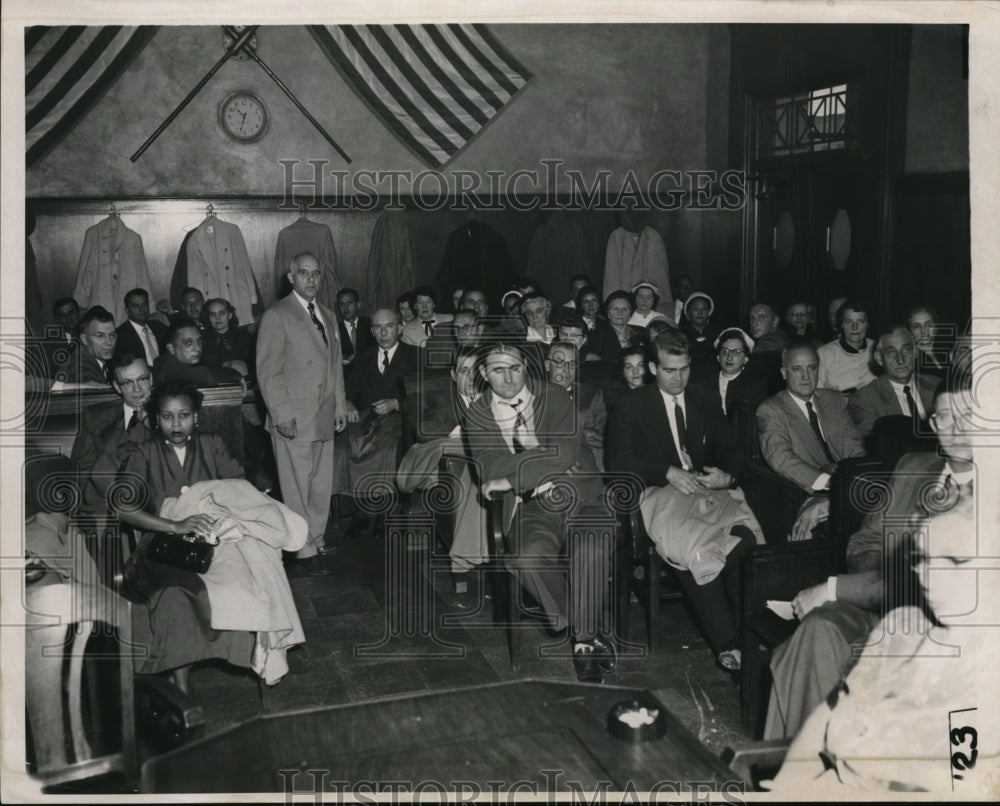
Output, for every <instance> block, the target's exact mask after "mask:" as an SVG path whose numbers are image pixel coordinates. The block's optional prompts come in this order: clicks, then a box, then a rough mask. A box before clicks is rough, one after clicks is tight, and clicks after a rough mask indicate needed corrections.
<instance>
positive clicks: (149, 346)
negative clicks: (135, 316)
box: [142, 325, 160, 366]
mask: <svg viewBox="0 0 1000 806" xmlns="http://www.w3.org/2000/svg"><path fill="white" fill-rule="evenodd" d="M142 335H143V337H144V338H145V339H146V355H147V356H148V357H149V365H150V366H152V365H153V361H154V360H155V359H156V356H158V355H159V354H160V351H159V350H158V349H157V348H156V339H154V338H153V332H152V331H151V330H150V329H149V325H143V326H142Z"/></svg>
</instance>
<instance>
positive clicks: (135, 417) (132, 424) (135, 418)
mask: <svg viewBox="0 0 1000 806" xmlns="http://www.w3.org/2000/svg"><path fill="white" fill-rule="evenodd" d="M140 422H141V421H140V420H139V412H138V411H136V410H135V409H132V416H131V417H130V418H129V421H128V425H127V426H125V432H126V433H128V434H131V433H132V432H133V431H134V430H135V428H136V426H137V425H139V423H140Z"/></svg>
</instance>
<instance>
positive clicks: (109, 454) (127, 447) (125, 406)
mask: <svg viewBox="0 0 1000 806" xmlns="http://www.w3.org/2000/svg"><path fill="white" fill-rule="evenodd" d="M111 372H112V376H113V378H114V381H113V382H112V386H113V387H114V390H115V391H116V392H117V393H118V395H119V397H120V398H121V400H120V401H114V402H111V403H97V404H95V405H93V406H88V407H87V408H86V409H84V410H83V414H82V415H81V418H80V432H79V433H78V434H77V436H76V439H75V440H73V451H72V454H71V458H72V460H73V463H74V464H75V465H76V469H77V474H78V475H77V478H78V480H79V485H80V490H81V491H82V493H83V505H84V509H85V510H88V511H90V512H101V513H105V512H107V511H108V510H107V503H106V501H105V494H106V492H107V489H108V487H109V486H110V484H111V482H112V481H113V479H114V477H115V475H116V474H117V472H118V470H119V468H121V467H122V466H123V465H124V462H125V460H126V459H128V457H129V456H130V455H131V451H132V449H133V448H134V447H135V445H137V444H140V443H142V442H145V441H147V440H148V439H150V438H151V435H152V430H151V428H150V423H149V419H148V415H147V413H146V404H147V403H148V402H149V395H150V390H151V389H152V386H153V378H152V374H151V373H150V370H149V365H148V364H147V363H146V359H145V358H144V357H142V356H133V355H130V354H126V355H121V356H118V357H117V358H116V359H114V361H113V362H112V363H111Z"/></svg>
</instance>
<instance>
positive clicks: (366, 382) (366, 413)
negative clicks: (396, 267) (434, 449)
mask: <svg viewBox="0 0 1000 806" xmlns="http://www.w3.org/2000/svg"><path fill="white" fill-rule="evenodd" d="M371 334H372V336H373V337H374V339H375V344H374V345H373V346H372V347H369V348H368V349H367V350H365V351H364V352H363V353H359V354H358V356H357V358H355V359H354V362H353V364H352V367H351V371H350V372H349V373H348V374H347V412H348V417H349V419H350V420H351V421H352V422H357V421H359V420H360V421H362V422H363V423H364V424H365V430H367V429H368V428H369V427H371V428H372V429H373V430H374V431H377V434H376V436H375V438H374V446H373V448H372V449H371V451H370V452H369V453H367V454H366V455H364V456H361V457H359V458H355V457H352V458H350V459H348V460H347V462H346V464H341V465H340V466H339V467H340V468H341V469H342V470H343V472H345V473H346V474H347V487H348V489H349V490H350V492H351V494H352V495H353V496H355V497H356V498H363V497H365V496H366V495H367V492H366V490H365V488H364V486H363V485H364V484H365V483H366V482H365V479H366V477H368V481H370V480H371V477H372V476H371V474H379V473H389V472H395V471H396V469H397V467H398V466H399V460H400V459H401V458H402V456H401V455H400V448H401V446H402V435H403V428H402V419H401V416H402V415H401V410H402V402H403V396H404V395H405V394H406V386H405V380H404V379H405V377H406V376H412V377H415V376H416V374H417V370H418V366H419V363H420V349H419V348H417V347H414V346H412V345H410V344H403V342H401V341H400V340H399V317H398V316H397V314H396V312H395V311H393V310H390V309H389V308H379V310H377V311H375V312H374V313H373V314H372V327H371ZM352 431H353V428H351V429H348V436H351V432H352ZM372 528H373V526H372V521H371V519H370V518H368V517H367V516H366V515H365V514H364V513H363V512H360V511H359V512H358V513H357V514H356V515H355V516H354V517H353V518H352V520H351V526H350V529H349V532H348V534H349V535H350V536H352V537H360V536H362V535H364V534H365V533H367V532H368V531H369V530H371V529H372Z"/></svg>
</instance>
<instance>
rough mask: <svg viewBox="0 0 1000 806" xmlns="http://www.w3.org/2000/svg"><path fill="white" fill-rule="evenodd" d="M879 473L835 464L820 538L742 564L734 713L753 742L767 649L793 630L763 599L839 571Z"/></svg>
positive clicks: (785, 595) (772, 549) (874, 466)
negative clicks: (737, 703)
mask: <svg viewBox="0 0 1000 806" xmlns="http://www.w3.org/2000/svg"><path fill="white" fill-rule="evenodd" d="M881 472H882V466H881V463H880V462H879V461H878V460H873V459H867V458H863V457H862V458H858V459H849V460H845V461H843V462H841V463H840V466H839V467H838V469H837V472H836V473H834V475H833V479H832V480H831V485H830V487H831V489H830V520H829V528H828V531H827V535H826V537H825V538H822V539H819V538H817V539H813V540H809V541H805V542H800V543H783V544H781V543H779V544H773V545H772V544H769V545H765V546H755V547H754V548H753V550H752V551H751V552H750V553H749V554H748V555H747V556H746V558H745V559H744V561H743V567H742V568H741V575H742V576H741V581H742V588H741V596H742V599H743V603H742V607H741V611H742V612H741V617H742V633H741V651H742V653H743V679H742V685H741V688H740V715H741V718H742V721H743V725H744V727H745V728H746V729H747V730H749V731H750V732H751V734H752V735H753V736H754V737H755V738H756V737H760V736H761V735H762V734H763V729H764V717H765V716H766V713H767V703H768V699H769V696H770V690H771V672H770V659H771V651H772V650H773V649H774V647H776V646H778V645H779V644H780V643H782V642H783V641H785V640H786V639H787V638H788V637H789V636H791V634H792V633H793V632H794V631H795V628H796V627H797V626H798V621H795V620H792V621H786V620H784V619H782V618H780V617H779V616H777V615H775V614H774V613H773V612H771V611H770V610H768V609H767V601H768V600H769V599H773V600H777V601H785V602H787V601H791V600H792V599H794V598H795V596H796V594H798V593H799V591H801V590H803V589H805V588H808V587H810V586H812V585H818V584H819V583H821V582H823V581H824V580H825V579H826V578H827V577H829V576H831V575H834V574H837V573H840V572H842V571H843V568H844V551H845V549H846V546H847V541H848V539H849V538H850V536H851V535H852V534H854V532H856V531H857V530H858V528H859V527H860V525H861V521H862V519H863V517H864V514H865V513H864V511H862V504H863V503H864V502H866V501H869V502H878V501H879V500H882V499H881V497H880V496H879V494H878V491H875V490H866V489H865V487H866V485H880V484H881V482H880V481H879V480H878V476H879V475H880V474H881Z"/></svg>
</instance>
